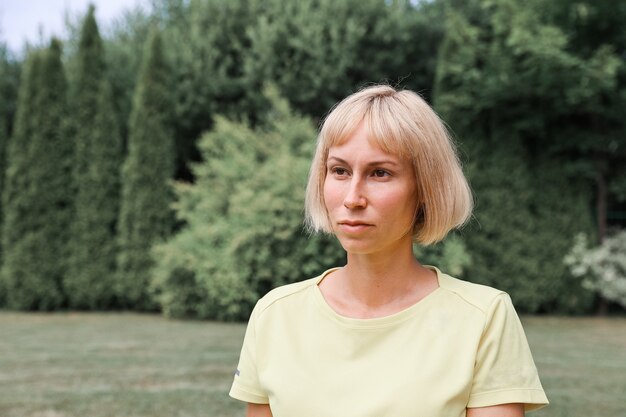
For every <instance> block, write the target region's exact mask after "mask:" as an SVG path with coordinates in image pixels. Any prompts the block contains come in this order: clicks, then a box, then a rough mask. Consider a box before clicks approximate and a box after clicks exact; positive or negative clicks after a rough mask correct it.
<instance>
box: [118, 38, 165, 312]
mask: <svg viewBox="0 0 626 417" xmlns="http://www.w3.org/2000/svg"><path fill="white" fill-rule="evenodd" d="M169 76H170V74H169V65H168V64H167V63H166V61H165V57H164V55H163V45H162V42H161V37H160V34H159V33H158V32H153V33H152V35H151V36H150V37H149V38H148V41H147V43H146V47H145V51H144V55H143V63H142V66H141V71H140V74H139V82H138V84H137V89H136V91H135V97H134V101H133V111H132V113H131V119H130V124H129V127H130V129H129V138H128V156H127V157H126V161H125V162H124V166H123V170H122V176H123V179H124V181H123V184H122V185H123V187H122V207H121V212H120V220H119V248H120V254H119V258H118V280H117V283H116V284H117V285H116V288H117V292H118V296H119V298H120V300H122V304H123V305H124V306H128V307H131V306H132V307H135V308H137V309H142V310H145V309H153V308H154V302H153V301H152V300H151V299H150V297H149V294H148V283H149V281H150V274H151V268H152V265H153V261H152V259H151V255H150V248H151V246H152V245H153V244H155V243H160V242H161V241H163V240H164V239H165V238H167V237H169V235H170V234H171V232H172V228H173V222H174V216H173V213H172V212H171V208H170V205H171V202H172V197H173V195H172V193H171V191H170V189H169V186H168V185H169V182H170V181H171V180H172V179H173V177H174V162H175V160H174V152H173V149H174V141H173V135H172V129H171V124H172V123H171V115H170V109H171V107H172V106H171V98H170V87H171V83H170V80H169Z"/></svg>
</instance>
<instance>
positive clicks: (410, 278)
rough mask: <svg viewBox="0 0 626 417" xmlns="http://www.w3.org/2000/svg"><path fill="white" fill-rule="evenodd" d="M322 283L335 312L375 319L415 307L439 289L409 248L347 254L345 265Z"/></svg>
mask: <svg viewBox="0 0 626 417" xmlns="http://www.w3.org/2000/svg"><path fill="white" fill-rule="evenodd" d="M332 275H335V276H334V277H333V278H332V279H331V280H324V281H328V282H327V283H326V282H325V284H326V285H325V291H322V292H323V293H324V292H325V295H327V299H328V300H329V302H330V304H331V305H333V307H334V308H335V309H336V310H338V312H339V313H342V314H344V315H348V316H351V317H360V318H368V317H379V316H385V315H389V314H393V313H395V312H397V311H400V310H402V309H404V308H407V307H408V306H410V305H412V304H415V303H416V302H418V301H419V300H421V299H422V298H424V297H425V296H427V295H428V294H430V293H431V292H432V291H434V290H436V289H437V287H438V286H439V284H438V281H437V275H436V273H435V272H434V271H432V270H430V269H428V268H425V267H423V266H422V265H421V264H420V263H419V262H418V261H417V259H415V257H414V256H413V253H412V248H411V247H409V248H408V250H404V251H394V252H393V256H385V255H384V254H377V255H372V254H367V255H363V254H350V253H349V254H348V263H347V264H346V266H345V267H343V268H342V269H340V270H338V271H336V272H335V273H333V274H332Z"/></svg>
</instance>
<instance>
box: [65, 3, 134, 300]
mask: <svg viewBox="0 0 626 417" xmlns="http://www.w3.org/2000/svg"><path fill="white" fill-rule="evenodd" d="M76 71H77V72H76V75H75V84H74V85H73V86H72V120H71V126H72V130H73V137H74V147H75V162H74V166H73V168H74V180H75V192H76V197H75V217H74V221H73V223H72V238H71V244H72V248H71V256H70V259H69V260H70V269H69V272H68V274H67V275H66V277H65V282H64V285H65V287H66V289H67V294H68V297H69V305H70V306H71V307H73V308H89V309H94V308H107V307H110V306H112V305H113V304H114V303H115V298H114V295H115V294H114V292H113V276H114V273H115V265H116V254H117V251H116V241H115V238H116V223H117V218H118V211H119V200H120V196H119V194H120V191H119V189H120V172H119V171H120V166H121V159H122V138H121V136H120V133H119V126H118V123H117V119H116V116H115V111H114V107H113V101H112V100H113V98H112V93H111V87H110V85H109V82H108V79H107V77H106V72H105V71H106V64H105V56H104V49H103V45H102V39H101V38H100V34H99V32H98V26H97V24H96V20H95V18H94V8H93V6H91V7H90V9H89V12H88V13H87V16H86V17H85V19H84V22H83V26H82V29H81V34H80V42H79V45H78V50H77V56H76Z"/></svg>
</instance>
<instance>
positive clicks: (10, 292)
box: [1, 40, 72, 310]
mask: <svg viewBox="0 0 626 417" xmlns="http://www.w3.org/2000/svg"><path fill="white" fill-rule="evenodd" d="M66 94H67V83H66V80H65V75H64V72H63V68H62V64H61V45H60V43H59V42H58V41H57V40H53V41H52V42H51V45H50V47H49V48H47V49H44V50H39V51H34V52H32V55H31V57H30V58H29V60H28V62H27V64H26V68H25V75H24V78H23V81H22V86H21V89H20V97H19V107H18V114H17V116H16V119H17V120H16V126H15V132H14V135H13V137H12V139H11V142H10V146H9V149H8V161H9V166H8V169H7V181H6V187H5V189H4V193H3V206H4V207H5V217H4V222H3V233H2V246H3V252H4V255H5V256H4V259H3V261H4V262H3V266H2V274H1V277H2V281H3V283H4V288H5V291H6V303H7V306H8V307H10V308H15V309H36V310H52V309H56V308H59V307H61V306H63V305H64V303H65V296H64V292H63V289H62V279H63V276H64V274H65V271H66V264H65V262H64V260H65V259H67V254H68V252H67V249H68V248H67V241H68V229H69V225H70V220H71V216H72V212H71V201H72V196H71V191H72V187H71V184H72V177H71V171H70V170H71V162H72V148H71V142H70V141H69V140H68V138H67V135H66V131H65V129H64V126H65V124H64V121H65V120H66V117H67V98H66Z"/></svg>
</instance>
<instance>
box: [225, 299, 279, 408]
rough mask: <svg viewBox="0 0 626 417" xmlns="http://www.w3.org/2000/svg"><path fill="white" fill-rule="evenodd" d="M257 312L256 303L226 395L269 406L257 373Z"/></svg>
mask: <svg viewBox="0 0 626 417" xmlns="http://www.w3.org/2000/svg"><path fill="white" fill-rule="evenodd" d="M258 310H259V308H258V303H257V305H256V306H255V307H254V310H253V311H252V314H251V315H250V320H249V321H248V327H247V328H246V334H245V336H244V339H243V347H242V348H241V355H240V356H239V364H238V365H237V370H236V371H235V377H234V381H233V385H232V386H231V388H230V392H229V394H228V395H230V396H231V397H233V398H235V399H237V400H241V401H245V402H249V403H255V404H269V398H268V396H267V393H266V392H265V391H264V390H263V388H262V387H261V383H260V381H259V375H258V372H257V355H256V350H257V349H256V340H257V331H256V326H257V312H258Z"/></svg>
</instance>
